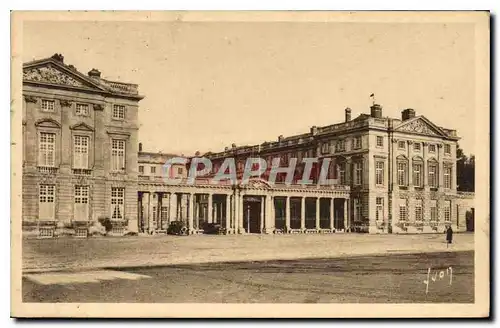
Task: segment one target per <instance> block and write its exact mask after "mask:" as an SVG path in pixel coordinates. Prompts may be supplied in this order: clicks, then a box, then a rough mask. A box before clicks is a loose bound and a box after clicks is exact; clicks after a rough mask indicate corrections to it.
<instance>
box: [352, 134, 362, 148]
mask: <svg viewBox="0 0 500 328" xmlns="http://www.w3.org/2000/svg"><path fill="white" fill-rule="evenodd" d="M360 148H361V137H356V138H354V149H360Z"/></svg>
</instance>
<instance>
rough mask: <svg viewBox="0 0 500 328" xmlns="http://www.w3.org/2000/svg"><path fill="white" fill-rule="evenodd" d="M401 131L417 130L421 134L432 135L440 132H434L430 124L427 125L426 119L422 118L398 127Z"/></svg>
mask: <svg viewBox="0 0 500 328" xmlns="http://www.w3.org/2000/svg"><path fill="white" fill-rule="evenodd" d="M398 130H399V131H408V132H416V133H420V134H427V135H432V136H437V135H438V134H437V133H436V132H434V131H433V130H432V129H431V128H430V127H429V125H427V124H426V123H425V122H424V121H422V120H416V121H413V122H410V123H407V124H405V125H403V126H401V127H400V128H398Z"/></svg>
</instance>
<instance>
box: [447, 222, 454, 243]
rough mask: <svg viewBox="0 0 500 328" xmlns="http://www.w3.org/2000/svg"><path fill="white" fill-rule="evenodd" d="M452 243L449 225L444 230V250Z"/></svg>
mask: <svg viewBox="0 0 500 328" xmlns="http://www.w3.org/2000/svg"><path fill="white" fill-rule="evenodd" d="M452 241H453V229H451V225H449V226H448V227H447V228H446V248H448V244H451V243H452Z"/></svg>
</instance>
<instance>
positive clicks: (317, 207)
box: [316, 197, 321, 230]
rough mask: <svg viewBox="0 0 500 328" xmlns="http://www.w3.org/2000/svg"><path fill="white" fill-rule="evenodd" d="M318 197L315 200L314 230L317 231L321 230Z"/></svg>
mask: <svg viewBox="0 0 500 328" xmlns="http://www.w3.org/2000/svg"><path fill="white" fill-rule="evenodd" d="M320 200H321V198H320V197H317V198H316V230H319V229H320V228H321V221H320Z"/></svg>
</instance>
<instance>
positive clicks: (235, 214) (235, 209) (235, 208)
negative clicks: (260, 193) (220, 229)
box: [233, 191, 240, 233]
mask: <svg viewBox="0 0 500 328" xmlns="http://www.w3.org/2000/svg"><path fill="white" fill-rule="evenodd" d="M239 211H240V195H238V192H237V191H236V192H235V193H234V197H233V228H234V233H238V228H239V226H240V223H239V216H238V215H239Z"/></svg>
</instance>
